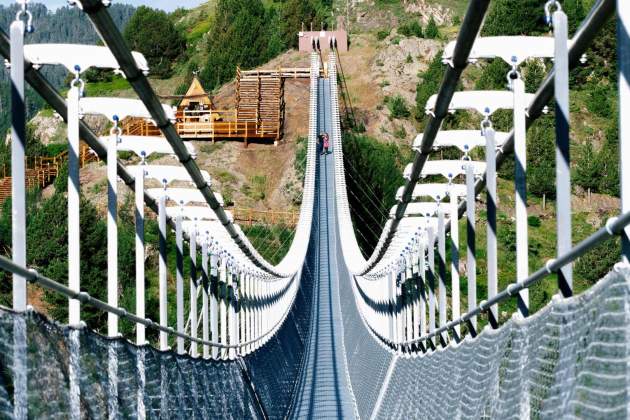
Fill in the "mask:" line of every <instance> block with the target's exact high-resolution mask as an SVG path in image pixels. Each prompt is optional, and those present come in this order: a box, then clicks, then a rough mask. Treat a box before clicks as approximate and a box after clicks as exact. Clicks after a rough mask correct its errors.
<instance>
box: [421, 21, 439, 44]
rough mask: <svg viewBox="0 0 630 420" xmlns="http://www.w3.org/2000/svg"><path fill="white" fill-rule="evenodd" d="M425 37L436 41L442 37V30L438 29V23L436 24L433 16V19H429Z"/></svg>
mask: <svg viewBox="0 0 630 420" xmlns="http://www.w3.org/2000/svg"><path fill="white" fill-rule="evenodd" d="M424 36H425V38H428V39H436V38H439V37H440V30H439V29H438V26H437V23H435V19H433V16H431V19H429V23H428V24H427V29H426V31H424Z"/></svg>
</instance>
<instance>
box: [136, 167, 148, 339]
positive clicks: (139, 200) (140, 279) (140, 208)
mask: <svg viewBox="0 0 630 420" xmlns="http://www.w3.org/2000/svg"><path fill="white" fill-rule="evenodd" d="M142 161H143V164H144V159H143V160H142ZM139 172H140V173H139V174H137V176H136V179H135V190H136V191H135V193H136V315H137V316H138V317H140V318H144V317H145V305H144V303H145V302H144V299H145V287H144V170H141V171H139ZM145 342H146V334H145V326H144V325H142V324H137V325H136V344H137V345H139V346H142V345H144V344H145Z"/></svg>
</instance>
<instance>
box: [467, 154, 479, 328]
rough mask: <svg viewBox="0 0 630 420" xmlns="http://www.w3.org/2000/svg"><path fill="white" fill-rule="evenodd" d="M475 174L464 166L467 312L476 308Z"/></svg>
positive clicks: (473, 320) (472, 322) (473, 322)
mask: <svg viewBox="0 0 630 420" xmlns="http://www.w3.org/2000/svg"><path fill="white" fill-rule="evenodd" d="M475 223H476V221H475V174H474V172H473V166H472V165H466V254H467V255H466V257H467V259H466V262H467V264H466V277H467V282H468V311H472V310H473V309H475V308H476V307H477V248H476V245H475V242H476V236H477V234H476V232H475ZM468 327H469V329H470V332H471V334H472V335H473V336H474V335H475V334H476V332H477V316H473V317H472V318H471V319H470V321H469V326H468Z"/></svg>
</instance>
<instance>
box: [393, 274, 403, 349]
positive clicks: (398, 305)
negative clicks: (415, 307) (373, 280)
mask: <svg viewBox="0 0 630 420" xmlns="http://www.w3.org/2000/svg"><path fill="white" fill-rule="evenodd" d="M404 284H405V271H404V268H403V270H402V271H400V272H399V273H398V274H397V275H396V288H395V289H394V293H395V296H394V311H396V341H397V343H401V342H403V341H405V336H404V332H405V329H404V322H405V313H404V311H403V310H404V307H403V290H404V289H403V285H404ZM396 347H397V348H398V350H401V347H400V345H397V346H396Z"/></svg>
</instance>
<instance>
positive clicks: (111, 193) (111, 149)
mask: <svg viewBox="0 0 630 420" xmlns="http://www.w3.org/2000/svg"><path fill="white" fill-rule="evenodd" d="M115 119H117V118H115ZM111 134H112V135H111V136H109V141H108V143H107V303H108V304H110V305H111V306H113V307H115V308H117V307H118V173H117V171H118V151H117V150H118V136H119V135H120V128H119V127H118V122H116V123H115V126H114V128H113V129H112V133H111ZM107 335H109V336H110V337H116V336H118V315H116V314H114V313H111V312H108V313H107Z"/></svg>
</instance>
